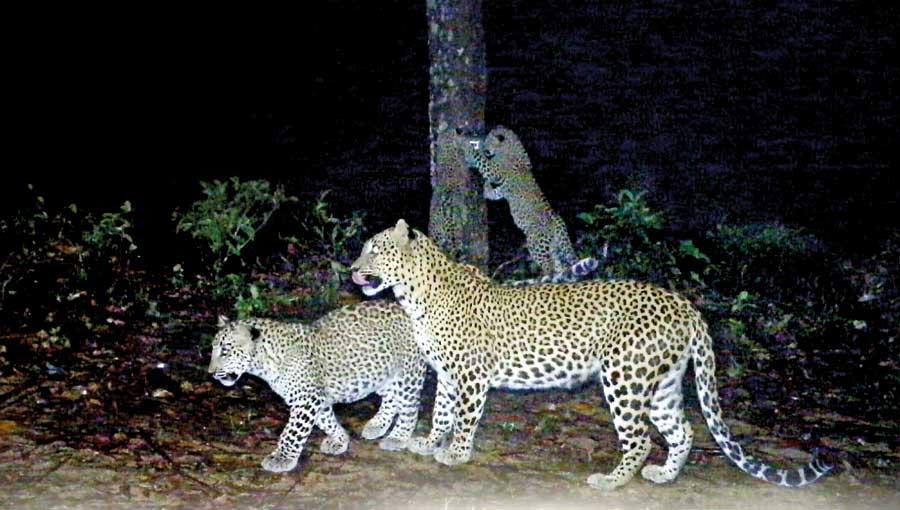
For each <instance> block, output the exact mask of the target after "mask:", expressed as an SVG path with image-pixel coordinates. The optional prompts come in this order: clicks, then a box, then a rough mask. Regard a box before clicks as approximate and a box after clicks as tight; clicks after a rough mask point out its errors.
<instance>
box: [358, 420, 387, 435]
mask: <svg viewBox="0 0 900 510" xmlns="http://www.w3.org/2000/svg"><path fill="white" fill-rule="evenodd" d="M390 427H391V422H389V421H388V422H384V421H382V420H376V419H375V418H372V419H371V420H369V423H366V426H365V427H363V429H362V437H364V438H365V439H378V438H379V437H381V436H383V435H384V434H385V433H387V431H388V429H389V428H390Z"/></svg>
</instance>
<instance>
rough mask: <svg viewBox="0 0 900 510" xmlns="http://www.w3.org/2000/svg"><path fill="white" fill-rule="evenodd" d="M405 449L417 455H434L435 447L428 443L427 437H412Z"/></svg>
mask: <svg viewBox="0 0 900 510" xmlns="http://www.w3.org/2000/svg"><path fill="white" fill-rule="evenodd" d="M406 448H407V449H408V450H409V451H411V452H413V453H418V454H419V455H434V451H435V447H434V446H433V445H432V444H431V442H429V441H428V438H427V437H414V438H412V439H410V440H409V442H408V443H407V447H406Z"/></svg>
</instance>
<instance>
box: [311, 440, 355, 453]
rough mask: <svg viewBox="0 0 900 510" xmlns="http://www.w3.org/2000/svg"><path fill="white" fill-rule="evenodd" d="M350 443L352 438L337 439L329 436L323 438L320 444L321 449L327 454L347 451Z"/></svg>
mask: <svg viewBox="0 0 900 510" xmlns="http://www.w3.org/2000/svg"><path fill="white" fill-rule="evenodd" d="M349 445H350V438H348V437H343V438H339V439H335V438H333V437H331V436H328V437H326V438H325V439H323V440H322V444H320V445H319V451H320V452H322V453H324V454H325V455H340V454H342V453H344V452H346V451H347V446H349Z"/></svg>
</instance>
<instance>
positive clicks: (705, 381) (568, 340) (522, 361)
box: [352, 220, 831, 490]
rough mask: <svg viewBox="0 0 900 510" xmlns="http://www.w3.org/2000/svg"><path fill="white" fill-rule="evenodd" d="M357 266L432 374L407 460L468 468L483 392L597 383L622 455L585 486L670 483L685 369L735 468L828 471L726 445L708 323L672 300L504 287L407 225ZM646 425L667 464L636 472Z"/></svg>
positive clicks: (671, 296) (383, 238)
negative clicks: (391, 302) (420, 433)
mask: <svg viewBox="0 0 900 510" xmlns="http://www.w3.org/2000/svg"><path fill="white" fill-rule="evenodd" d="M352 269H353V281H354V282H355V283H356V284H357V285H360V286H361V287H362V290H363V293H365V294H367V295H375V294H377V293H379V292H381V291H383V290H385V289H388V288H392V289H393V291H394V294H395V295H396V296H397V297H398V299H399V302H400V303H401V305H402V306H403V308H404V310H405V311H406V313H407V314H408V315H409V316H410V318H411V320H412V327H413V334H414V336H415V341H416V343H417V344H418V346H419V349H420V351H421V352H422V355H423V356H424V357H425V359H426V360H427V361H428V363H429V364H430V365H431V366H432V367H433V368H434V369H435V371H436V372H437V378H438V387H437V394H436V397H435V405H434V414H433V416H432V429H431V433H430V434H429V435H428V437H426V438H413V439H412V440H411V441H410V442H409V449H410V450H412V451H413V452H416V453H419V454H423V455H429V454H433V455H434V457H435V459H436V460H437V461H438V462H441V463H443V464H448V465H453V464H460V463H463V462H467V461H468V460H469V458H470V456H471V452H472V442H473V437H474V433H475V429H476V427H477V426H478V421H479V420H480V419H481V415H482V411H483V409H484V403H485V399H486V395H487V391H488V388H489V387H506V388H513V389H541V388H551V387H559V386H573V385H576V384H580V383H583V382H585V381H588V380H590V379H593V378H597V379H599V380H600V382H601V385H602V388H603V393H604V396H605V398H606V400H607V402H608V403H609V407H610V410H611V412H612V415H613V425H614V427H615V429H616V433H617V434H618V437H619V441H620V444H621V449H622V451H623V456H622V460H621V461H620V463H619V464H618V466H616V467H615V469H613V471H612V472H611V473H610V474H608V475H606V474H601V473H597V474H594V475H591V476H590V477H589V478H588V480H587V481H588V483H589V484H590V485H591V486H593V487H596V488H598V489H604V490H605V489H612V488H615V487H618V486H620V485H622V484H624V483H626V482H628V481H629V480H630V479H631V478H632V477H633V476H634V475H635V474H636V473H637V472H638V470H640V471H641V475H643V477H644V478H646V479H648V480H651V481H653V482H656V483H663V482H670V481H672V480H674V479H675V477H676V476H677V475H678V473H679V472H680V471H681V468H682V467H683V466H684V463H685V461H687V458H688V454H689V452H690V449H691V444H692V440H693V432H692V430H691V426H690V422H689V421H688V420H687V419H686V418H685V415H684V409H683V405H682V403H683V394H682V387H681V384H682V378H683V377H684V373H685V370H686V369H687V366H688V363H689V362H691V361H693V364H694V375H695V382H696V385H697V394H698V397H699V401H700V407H701V409H702V411H703V416H704V418H705V419H706V423H707V426H708V427H709V429H710V432H711V433H712V436H713V437H714V438H715V440H716V442H717V443H718V445H719V446H720V447H721V448H722V450H723V451H724V453H725V455H726V456H727V457H728V458H729V459H731V460H732V461H733V462H734V463H735V464H737V466H738V467H739V468H740V469H742V470H743V471H745V472H747V473H749V474H751V475H753V476H755V477H756V478H759V479H762V480H766V481H769V482H774V483H778V484H781V485H786V486H800V485H805V484H807V483H810V482H813V481H815V480H817V479H818V478H820V477H821V476H823V475H825V474H826V473H827V472H829V471H830V470H831V466H830V465H828V464H826V463H825V462H822V461H821V460H813V461H812V462H810V463H809V464H807V465H806V466H803V467H800V468H795V469H789V470H788V469H777V468H774V467H772V466H769V465H768V464H765V463H763V462H761V461H759V460H757V459H755V458H753V457H751V456H750V455H748V454H746V453H745V452H744V450H743V449H742V448H741V446H740V445H739V444H738V443H737V442H735V441H734V440H733V439H732V437H731V433H730V431H729V429H728V426H727V424H726V423H725V421H724V420H723V418H722V411H721V408H720V407H719V396H718V392H717V390H716V378H715V357H714V353H713V348H712V339H711V338H710V336H709V333H708V330H707V325H706V323H705V322H704V321H703V318H702V317H701V315H700V313H699V312H698V311H697V309H696V308H694V307H693V306H692V305H691V303H690V302H689V301H687V300H686V299H684V298H683V297H681V296H679V295H677V294H675V293H673V292H670V291H668V290H665V289H661V288H658V287H655V286H653V285H648V284H644V283H639V282H634V281H587V282H579V283H572V284H545V285H537V286H532V287H525V288H508V287H502V286H499V285H497V284H495V283H493V282H491V281H490V280H489V279H488V278H484V277H481V276H479V275H478V274H475V273H474V272H473V271H471V270H469V269H468V268H466V267H465V266H463V265H460V264H458V263H455V262H453V261H452V260H450V259H449V258H448V257H447V256H446V255H445V254H444V253H443V252H441V251H440V249H439V248H438V247H437V245H436V244H434V243H433V242H432V241H431V240H430V239H429V238H428V237H426V236H425V235H424V234H422V233H421V232H419V231H416V230H411V229H409V227H408V226H407V224H406V222H404V221H403V220H400V221H398V222H397V224H396V226H394V227H393V228H391V229H387V230H385V231H383V232H381V233H379V234H377V235H375V236H374V237H373V238H371V239H370V240H368V241H367V242H366V243H365V245H364V246H363V250H362V253H361V254H360V256H359V258H358V259H357V260H356V261H355V262H354V263H353V266H352ZM651 423H652V424H653V425H655V426H656V428H657V429H658V430H659V432H660V434H662V436H663V438H664V439H665V441H666V443H668V446H669V449H668V456H667V458H666V460H665V462H664V463H663V464H662V465H647V466H644V467H643V469H642V470H641V466H642V465H643V464H644V461H645V460H646V459H647V456H648V454H649V453H650V447H651V445H652V442H651V440H650V430H649V425H650V424H651ZM451 432H452V435H453V437H452V440H451V442H450V444H449V446H446V447H444V446H443V444H444V439H445V438H446V437H447V436H449V435H450V434H451Z"/></svg>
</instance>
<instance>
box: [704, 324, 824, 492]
mask: <svg viewBox="0 0 900 510" xmlns="http://www.w3.org/2000/svg"><path fill="white" fill-rule="evenodd" d="M692 349H693V360H694V375H695V378H696V383H697V396H698V398H699V400H700V408H701V409H702V411H703V417H704V418H705V419H706V425H707V426H708V427H709V431H710V432H711V433H712V436H713V438H715V440H716V443H718V445H719V447H720V448H722V451H723V452H724V453H725V456H727V457H728V458H729V459H731V461H732V462H734V463H735V464H737V466H738V467H739V468H741V470H743V471H744V472H746V473H748V474H750V475H753V476H754V477H756V478H759V479H760V480H765V481H767V482H771V483H776V484H778V485H783V486H785V487H802V486H804V485H807V484H810V483H813V482H815V481H816V480H818V479H819V478H821V477H823V476H825V475H826V474H828V472H829V471H831V470H832V469H833V467H834V466H832V465H830V464H829V463H827V462H825V461H823V460H822V459H816V458H814V459H813V460H812V462H810V463H809V464H806V465H805V466H801V467H795V468H791V469H779V468H776V467H774V466H771V465H769V464H766V463H764V462H762V461H760V460H758V459H756V458H754V457H752V456H750V455H749V454H747V453H744V449H743V448H741V445H740V444H738V443H737V442H736V441H735V440H734V439H732V437H731V431H730V430H729V429H728V425H727V424H726V423H725V421H724V420H723V419H722V408H721V407H719V392H718V390H717V389H716V361H715V355H714V353H713V350H712V339H711V338H710V337H709V334H708V333H707V332H705V331H704V332H703V334H702V335H701V336H700V337H699V338H697V339H695V341H694V344H693V346H692Z"/></svg>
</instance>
